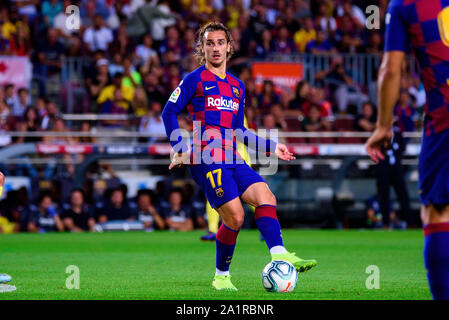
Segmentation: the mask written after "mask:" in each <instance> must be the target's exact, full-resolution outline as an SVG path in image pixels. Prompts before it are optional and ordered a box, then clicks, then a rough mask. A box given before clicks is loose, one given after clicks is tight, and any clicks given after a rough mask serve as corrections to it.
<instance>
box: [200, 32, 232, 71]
mask: <svg viewBox="0 0 449 320" xmlns="http://www.w3.org/2000/svg"><path fill="white" fill-rule="evenodd" d="M230 49H231V44H230V43H228V42H227V40H226V34H225V32H224V31H221V30H220V31H210V32H209V31H208V32H206V33H205V34H204V42H203V50H204V53H205V55H206V61H207V62H209V63H210V64H212V65H213V66H214V67H218V66H220V65H222V64H223V63H225V62H226V54H227V53H228V52H229V50H230Z"/></svg>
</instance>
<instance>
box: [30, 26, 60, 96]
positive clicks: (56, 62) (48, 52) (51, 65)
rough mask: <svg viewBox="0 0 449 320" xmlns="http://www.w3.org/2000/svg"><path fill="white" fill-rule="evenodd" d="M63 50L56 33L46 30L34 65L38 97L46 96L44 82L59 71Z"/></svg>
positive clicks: (53, 30)
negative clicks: (45, 35)
mask: <svg viewBox="0 0 449 320" xmlns="http://www.w3.org/2000/svg"><path fill="white" fill-rule="evenodd" d="M64 54H65V49H64V46H63V45H62V44H61V42H60V41H59V40H58V31H57V30H56V29H48V31H47V37H46V38H45V39H44V40H42V41H41V42H40V44H39V47H38V49H37V61H36V63H35V64H34V68H33V70H34V69H36V75H37V76H38V79H37V80H38V82H39V94H40V96H46V88H45V85H46V81H48V79H47V78H48V76H49V75H53V74H55V73H59V72H60V71H61V58H63V57H64Z"/></svg>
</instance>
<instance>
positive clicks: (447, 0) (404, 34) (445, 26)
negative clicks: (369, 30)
mask: <svg viewBox="0 0 449 320" xmlns="http://www.w3.org/2000/svg"><path fill="white" fill-rule="evenodd" d="M385 23H386V25H387V30H386V37H385V50H386V51H393V50H399V51H404V52H408V51H409V50H410V45H411V49H412V51H413V54H414V56H415V58H416V60H417V62H418V64H419V67H420V73H421V79H422V81H423V84H424V87H425V90H426V95H427V101H426V104H425V107H424V111H425V115H426V116H425V122H424V132H425V135H426V136H429V135H432V134H435V133H439V132H442V131H445V130H447V129H449V0H392V1H391V2H390V4H389V7H388V11H387V15H386V18H385Z"/></svg>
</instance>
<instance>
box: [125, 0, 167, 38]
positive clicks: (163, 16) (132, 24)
mask: <svg viewBox="0 0 449 320" xmlns="http://www.w3.org/2000/svg"><path fill="white" fill-rule="evenodd" d="M134 2H135V3H131V7H133V9H132V10H131V11H132V15H131V17H130V18H129V19H128V23H127V25H128V35H129V36H130V37H141V36H142V35H143V34H145V33H147V32H149V31H150V30H149V29H151V31H152V34H151V36H152V37H153V39H154V40H155V41H160V40H162V38H163V37H164V33H163V28H165V27H166V26H169V25H173V24H174V23H175V20H174V19H173V16H174V15H173V14H172V13H171V12H170V7H169V6H167V5H158V6H156V5H154V3H152V2H151V1H150V2H148V1H147V2H145V3H143V1H142V2H141V3H139V4H137V2H138V1H134ZM156 19H159V20H158V21H155V20H156ZM156 22H158V23H159V25H158V26H157V28H153V26H155V25H157V24H156ZM161 28H162V32H161V30H160V29H161ZM155 29H156V30H155ZM160 33H161V34H160Z"/></svg>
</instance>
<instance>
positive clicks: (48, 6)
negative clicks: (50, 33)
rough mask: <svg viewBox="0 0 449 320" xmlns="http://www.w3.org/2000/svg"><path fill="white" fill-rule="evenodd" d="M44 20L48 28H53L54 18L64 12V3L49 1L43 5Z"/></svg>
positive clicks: (54, 0)
mask: <svg viewBox="0 0 449 320" xmlns="http://www.w3.org/2000/svg"><path fill="white" fill-rule="evenodd" d="M41 12H42V18H43V20H44V21H43V22H44V23H45V26H46V27H47V28H53V21H54V18H55V17H56V16H57V15H58V14H59V13H60V12H62V3H61V2H59V0H47V1H44V3H42V7H41Z"/></svg>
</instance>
